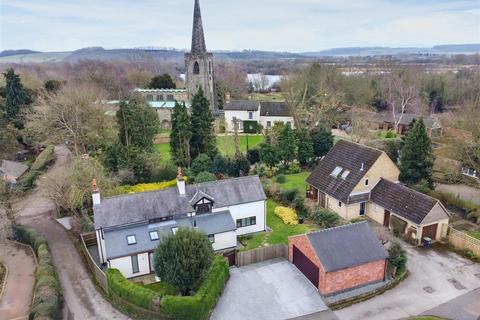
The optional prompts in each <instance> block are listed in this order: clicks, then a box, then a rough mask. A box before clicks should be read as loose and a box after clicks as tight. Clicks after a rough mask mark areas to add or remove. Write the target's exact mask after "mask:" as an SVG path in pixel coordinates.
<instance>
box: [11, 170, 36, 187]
mask: <svg viewBox="0 0 480 320" xmlns="http://www.w3.org/2000/svg"><path fill="white" fill-rule="evenodd" d="M39 175H40V171H37V170H30V171H29V172H27V173H26V174H25V175H24V176H23V177H21V178H20V180H18V183H17V184H16V186H15V188H16V189H17V190H20V191H22V192H25V191H28V190H31V189H33V187H34V186H35V180H37V178H38V176H39Z"/></svg>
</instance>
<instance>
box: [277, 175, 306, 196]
mask: <svg viewBox="0 0 480 320" xmlns="http://www.w3.org/2000/svg"><path fill="white" fill-rule="evenodd" d="M309 175H310V172H309V171H304V172H300V173H295V174H286V175H285V182H284V183H279V185H280V188H281V189H282V190H290V189H297V190H298V194H300V195H303V194H305V190H306V189H305V188H306V187H305V180H307V177H308V176H309ZM272 179H273V180H274V181H275V177H273V178H272Z"/></svg>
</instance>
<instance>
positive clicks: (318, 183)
mask: <svg viewBox="0 0 480 320" xmlns="http://www.w3.org/2000/svg"><path fill="white" fill-rule="evenodd" d="M381 154H382V152H381V151H380V150H377V149H374V148H370V147H367V146H364V145H361V144H358V143H353V142H350V141H346V140H340V141H338V142H337V143H336V144H335V146H333V148H332V149H331V150H330V151H329V152H328V154H327V155H326V156H325V157H324V158H323V159H322V160H321V161H320V163H319V164H318V165H317V166H316V167H315V169H314V170H313V172H312V173H311V174H310V176H309V177H308V178H307V183H309V184H310V185H312V186H314V187H315V188H317V189H318V190H320V191H322V192H325V193H327V194H328V195H330V196H332V197H334V198H335V199H337V200H340V201H342V202H344V203H349V195H350V193H351V192H352V190H353V189H354V188H355V186H356V185H357V184H358V183H359V182H360V180H361V179H362V178H363V176H364V175H365V173H366V172H367V171H368V170H369V169H370V168H371V167H372V165H373V164H374V163H375V161H377V159H378V158H379V157H380V155H381ZM362 163H363V170H360V169H361V167H362ZM336 167H341V168H342V170H341V171H340V172H339V174H338V175H336V176H332V175H331V174H332V171H333V170H334V169H335V168H336ZM346 170H348V171H350V173H349V174H348V175H347V176H346V178H345V179H343V178H342V177H341V176H342V174H343V173H345V171H346Z"/></svg>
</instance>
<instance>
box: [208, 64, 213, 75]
mask: <svg viewBox="0 0 480 320" xmlns="http://www.w3.org/2000/svg"><path fill="white" fill-rule="evenodd" d="M208 72H209V73H210V74H212V62H210V61H208Z"/></svg>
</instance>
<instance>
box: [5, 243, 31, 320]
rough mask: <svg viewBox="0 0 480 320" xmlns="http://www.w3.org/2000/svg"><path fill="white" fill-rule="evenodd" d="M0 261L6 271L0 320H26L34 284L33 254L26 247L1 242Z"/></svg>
mask: <svg viewBox="0 0 480 320" xmlns="http://www.w3.org/2000/svg"><path fill="white" fill-rule="evenodd" d="M0 261H1V262H2V263H3V264H5V265H6V266H7V269H8V275H7V279H6V281H7V282H6V285H5V292H4V293H3V295H2V297H1V300H0V319H2V320H4V319H7V320H8V319H28V313H29V310H30V303H31V302H32V296H33V285H34V283H35V277H34V273H35V259H34V257H33V252H32V250H31V249H30V248H29V247H27V246H22V245H20V244H17V243H15V242H11V241H2V242H0Z"/></svg>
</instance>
